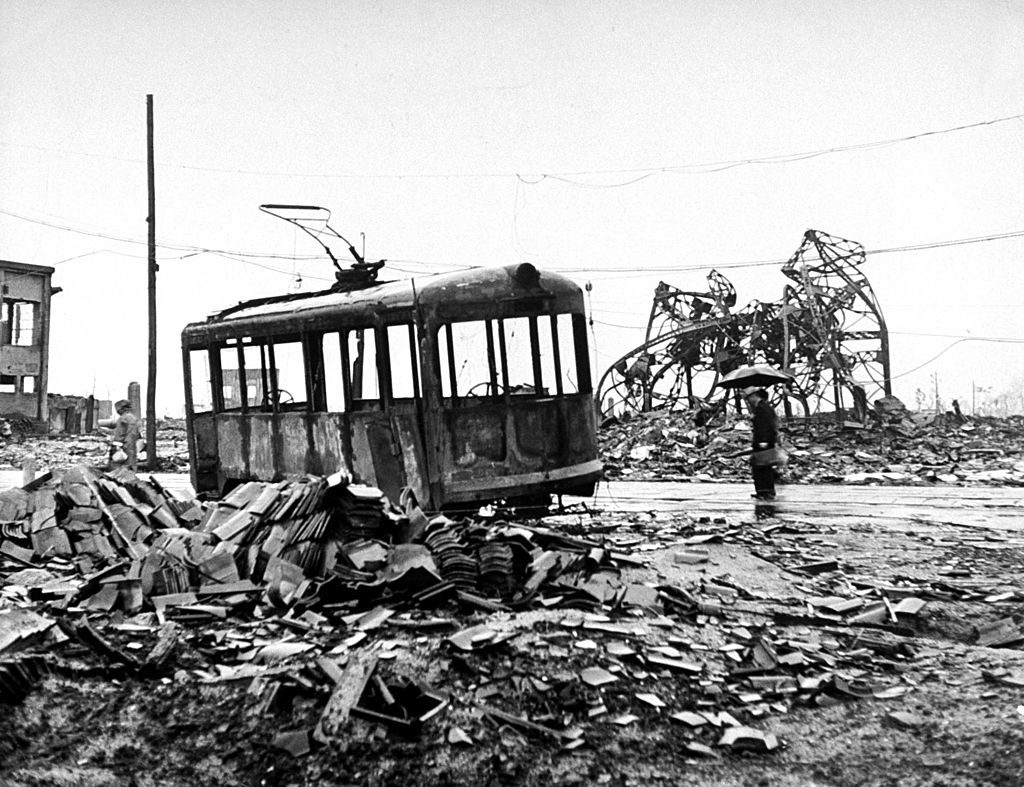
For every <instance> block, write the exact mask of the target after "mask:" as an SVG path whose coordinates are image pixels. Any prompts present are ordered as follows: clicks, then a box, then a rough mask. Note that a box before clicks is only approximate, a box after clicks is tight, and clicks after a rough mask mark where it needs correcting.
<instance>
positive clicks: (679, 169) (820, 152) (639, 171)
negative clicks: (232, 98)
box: [0, 113, 1024, 188]
mask: <svg viewBox="0 0 1024 787" xmlns="http://www.w3.org/2000/svg"><path fill="white" fill-rule="evenodd" d="M1022 118H1024V113H1021V114H1017V115H1008V116H1006V117H999V118H992V119H989V120H979V121H976V122H974V123H965V124H963V125H959V126H951V127H948V128H941V129H933V130H930V131H921V132H918V133H915V134H907V135H904V136H899V137H890V138H887V139H879V140H872V141H870V142H858V143H853V144H849V145H836V146H832V147H827V148H820V149H817V150H806V151H800V152H796V153H779V154H774V155H768V156H742V157H738V158H734V159H724V160H719V161H705V162H696V163H684V164H661V165H654V166H647V167H628V168H613V169H589V170H572V171H551V172H541V171H536V172H527V171H521V172H449V173H442V172H435V173H404V174H402V173H365V172H342V173H323V172H314V173H310V172H282V171H275V170H257V169H242V168H230V167H203V166H198V165H193V164H158V166H160V167H162V168H174V169H183V170H194V171H197V172H216V173H221V174H229V175H255V176H263V177H280V178H325V179H353V178H363V179H396V180H417V179H452V178H508V177H516V178H519V179H520V180H521V181H522V182H523V183H525V184H527V185H536V184H537V183H540V182H542V181H543V180H544V179H552V180H559V181H563V182H566V183H571V184H573V185H577V186H582V187H585V188H617V187H620V186H628V185H631V184H632V183H636V182H639V181H641V180H644V179H645V178H647V177H649V176H650V175H654V174H658V173H674V174H708V173H713V172H722V171H724V170H728V169H734V168H736V167H743V166H751V165H765V164H789V163H792V162H796V161H805V160H807V159H811V158H818V157H820V156H827V155H831V154H835V153H850V152H853V151H860V150H874V149H876V148H883V147H889V146H891V145H898V144H902V143H905V142H912V141H915V140H919V139H924V138H927V137H934V136H939V135H942V134H953V133H956V132H960V131H967V130H969V129H975V128H981V127H983V126H992V125H995V124H997V123H1006V122H1009V121H1011V120H1020V119H1022ZM0 145H5V146H7V147H19V148H25V149H28V150H38V151H42V152H47V153H59V154H61V155H77V156H84V157H88V158H99V159H105V160H113V161H124V162H127V163H132V164H141V163H143V161H142V160H141V159H136V158H128V157H119V156H111V155H105V154H99V153H89V152H80V151H72V150H63V149H54V148H48V147H44V146H41V145H27V144H22V143H14V142H4V141H0ZM585 175H633V176H635V177H633V178H631V179H630V180H628V181H625V182H623V183H614V184H605V185H598V184H593V183H582V182H575V181H572V180H570V178H573V177H581V176H585ZM526 178H530V179H531V180H526Z"/></svg>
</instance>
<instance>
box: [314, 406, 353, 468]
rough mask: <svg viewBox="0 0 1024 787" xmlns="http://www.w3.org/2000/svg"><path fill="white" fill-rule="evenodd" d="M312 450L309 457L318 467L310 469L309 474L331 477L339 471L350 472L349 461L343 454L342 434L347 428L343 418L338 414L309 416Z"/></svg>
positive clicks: (343, 442)
mask: <svg viewBox="0 0 1024 787" xmlns="http://www.w3.org/2000/svg"><path fill="white" fill-rule="evenodd" d="M310 419H311V420H312V425H313V428H312V434H313V450H312V451H311V452H310V454H311V456H312V457H313V458H314V459H315V460H316V464H317V465H318V467H317V468H316V469H314V468H310V470H309V472H311V473H315V474H319V475H331V474H332V473H336V472H338V471H339V470H343V469H344V470H346V471H348V472H351V459H350V457H348V456H347V454H346V452H345V441H344V440H342V434H343V432H344V430H345V429H346V428H347V427H346V425H345V417H344V416H343V415H341V414H339V413H324V414H318V415H311V416H310Z"/></svg>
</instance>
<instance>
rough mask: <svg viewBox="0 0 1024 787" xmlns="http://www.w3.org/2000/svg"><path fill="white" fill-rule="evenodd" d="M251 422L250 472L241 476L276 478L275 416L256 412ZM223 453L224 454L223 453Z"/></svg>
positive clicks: (249, 436) (250, 418) (249, 421)
mask: <svg viewBox="0 0 1024 787" xmlns="http://www.w3.org/2000/svg"><path fill="white" fill-rule="evenodd" d="M248 423H249V433H248V440H249V449H248V450H249V466H248V467H247V468H245V466H244V465H242V467H243V468H245V469H246V470H247V471H248V473H247V474H246V475H244V476H240V477H241V478H262V479H268V480H269V479H273V478H275V477H276V476H275V466H274V416H273V415H270V414H269V413H267V414H254V415H251V416H250V417H249V419H248ZM222 455H223V454H222Z"/></svg>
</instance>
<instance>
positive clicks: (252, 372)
mask: <svg viewBox="0 0 1024 787" xmlns="http://www.w3.org/2000/svg"><path fill="white" fill-rule="evenodd" d="M242 356H243V361H244V363H245V380H244V385H245V401H246V405H247V406H248V407H262V406H263V403H264V396H263V393H264V391H266V390H267V388H268V387H269V380H270V377H269V373H268V371H267V365H266V362H265V361H266V357H267V348H266V345H253V344H248V345H246V346H245V347H243V348H242ZM236 357H237V356H236ZM236 366H237V363H236ZM242 384H243V381H239V385H240V386H241V385H242ZM239 398H241V393H239Z"/></svg>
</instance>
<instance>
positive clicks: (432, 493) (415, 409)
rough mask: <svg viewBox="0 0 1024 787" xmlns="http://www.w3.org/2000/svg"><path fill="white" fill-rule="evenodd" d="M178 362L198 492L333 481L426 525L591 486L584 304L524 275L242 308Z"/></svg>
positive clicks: (540, 278) (491, 273) (212, 321)
mask: <svg viewBox="0 0 1024 787" xmlns="http://www.w3.org/2000/svg"><path fill="white" fill-rule="evenodd" d="M182 352H183V361H184V369H185V389H186V390H185V395H186V415H187V422H188V436H189V451H190V458H191V465H192V482H193V485H194V487H195V489H196V491H197V492H214V493H222V492H223V491H224V490H225V489H226V488H228V487H230V486H231V485H233V484H235V483H238V482H240V481H245V480H254V479H255V480H275V479H279V478H283V477H286V476H293V475H300V474H305V473H313V474H317V475H329V474H332V473H335V472H337V471H339V470H342V471H345V472H347V473H348V474H350V475H351V476H352V478H353V479H354V480H356V481H359V482H362V483H367V484H371V485H374V486H378V487H380V488H381V489H382V490H383V491H384V492H385V494H387V495H388V497H389V498H390V499H391V500H393V501H396V502H397V501H398V500H399V496H400V493H401V490H402V489H403V488H404V487H408V488H409V489H411V490H412V492H413V493H414V494H415V495H416V498H417V500H418V501H419V502H420V503H421V504H423V505H424V506H426V507H428V508H431V509H434V510H438V509H441V508H445V507H458V506H471V505H476V504H478V503H480V502H484V501H491V500H496V499H507V500H520V499H526V498H534V497H537V496H540V495H550V494H562V493H566V494H583V495H586V494H590V493H591V492H592V491H593V487H594V484H595V482H596V481H597V479H598V478H599V477H600V475H601V465H600V462H599V460H598V458H597V440H596V423H595V420H596V413H595V410H594V405H593V394H592V386H591V375H590V363H589V355H588V348H587V337H586V321H585V318H584V310H583V296H582V293H581V291H580V288H579V287H578V286H577V285H576V284H574V283H573V282H571V281H569V280H568V279H566V278H564V277H561V276H557V275H554V274H549V273H541V272H539V271H537V269H535V268H534V267H533V266H532V265H529V264H523V265H518V266H516V265H513V266H508V267H503V268H488V269H473V270H470V271H466V272H461V273H454V274H447V275H443V276H434V277H430V278H425V279H422V280H406V281H396V282H384V283H379V284H376V283H374V284H370V285H369V286H364V287H362V288H356V289H349V288H346V287H340V288H339V287H336V288H334V289H332V290H327V291H323V292H319V293H312V294H309V295H302V296H282V297H279V298H268V299H263V300H258V301H250V302H247V303H243V304H240V305H238V306H236V307H233V308H231V309H227V310H224V311H222V312H219V313H217V314H215V315H213V316H211V317H210V318H209V319H207V320H206V321H204V322H197V323H192V324H190V325H188V326H186V327H185V329H184V330H183V332H182Z"/></svg>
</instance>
